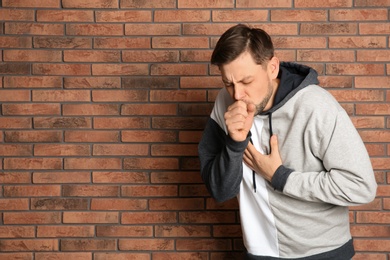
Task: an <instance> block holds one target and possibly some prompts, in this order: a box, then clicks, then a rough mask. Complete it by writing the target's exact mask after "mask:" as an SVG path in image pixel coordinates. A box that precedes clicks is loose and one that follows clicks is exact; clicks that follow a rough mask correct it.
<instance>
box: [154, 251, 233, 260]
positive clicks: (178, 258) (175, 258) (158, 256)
mask: <svg viewBox="0 0 390 260" xmlns="http://www.w3.org/2000/svg"><path fill="white" fill-rule="evenodd" d="M165 259H170V260H208V259H209V258H208V253H206V252H191V253H187V252H184V253H182V252H156V253H153V260H165ZM219 259H223V258H219ZM237 259H238V258H237Z"/></svg>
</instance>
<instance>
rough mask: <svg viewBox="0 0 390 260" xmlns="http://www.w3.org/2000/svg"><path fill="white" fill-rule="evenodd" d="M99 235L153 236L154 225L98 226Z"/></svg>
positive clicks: (97, 233)
mask: <svg viewBox="0 0 390 260" xmlns="http://www.w3.org/2000/svg"><path fill="white" fill-rule="evenodd" d="M96 236H97V237H152V236H153V227H152V226H97V227H96ZM148 259H149V258H148Z"/></svg>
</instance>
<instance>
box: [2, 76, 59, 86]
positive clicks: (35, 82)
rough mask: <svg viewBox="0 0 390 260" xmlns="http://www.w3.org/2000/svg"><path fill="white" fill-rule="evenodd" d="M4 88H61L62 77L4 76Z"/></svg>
mask: <svg viewBox="0 0 390 260" xmlns="http://www.w3.org/2000/svg"><path fill="white" fill-rule="evenodd" d="M4 87H5V88H61V87H62V78H61V77H56V76H29V77H24V76H19V77H4Z"/></svg>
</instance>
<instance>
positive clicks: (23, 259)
mask: <svg viewBox="0 0 390 260" xmlns="http://www.w3.org/2000/svg"><path fill="white" fill-rule="evenodd" d="M1 255H2V257H4V259H9V260H14V259H15V260H31V259H33V253H1Z"/></svg>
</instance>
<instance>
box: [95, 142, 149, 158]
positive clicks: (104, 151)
mask: <svg viewBox="0 0 390 260" xmlns="http://www.w3.org/2000/svg"><path fill="white" fill-rule="evenodd" d="M148 154H149V146H148V145H146V144H94V145H93V155H96V156H105V155H107V156H109V155H118V156H147V155H148Z"/></svg>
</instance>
